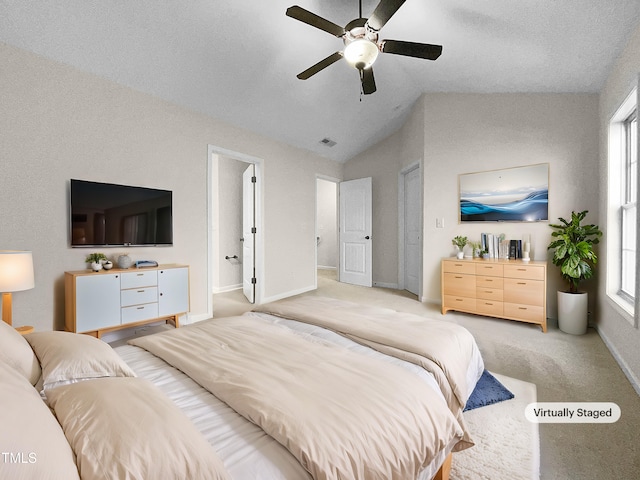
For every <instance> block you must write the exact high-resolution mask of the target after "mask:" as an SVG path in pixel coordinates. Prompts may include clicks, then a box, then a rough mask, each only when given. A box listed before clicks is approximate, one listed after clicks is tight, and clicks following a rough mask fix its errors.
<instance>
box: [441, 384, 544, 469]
mask: <svg viewBox="0 0 640 480" xmlns="http://www.w3.org/2000/svg"><path fill="white" fill-rule="evenodd" d="M491 373H492V375H493V376H494V377H496V378H497V379H498V380H499V381H500V382H501V383H502V384H503V385H504V386H505V387H507V388H508V389H509V390H510V391H511V392H512V393H513V394H514V395H515V398H513V399H511V400H506V401H504V402H500V403H496V404H494V405H488V406H486V407H481V408H477V409H475V410H470V411H468V412H465V413H464V417H465V419H466V420H467V425H468V427H469V429H470V431H471V437H472V438H473V440H474V441H475V446H473V447H472V448H468V449H467V450H463V451H462V452H457V453H454V454H453V463H452V466H451V475H450V477H449V478H450V480H539V478H540V436H539V433H538V424H537V423H531V422H529V421H528V420H527V419H526V418H525V416H524V410H525V407H526V406H527V405H528V404H529V403H532V402H535V401H536V400H537V394H536V386H535V385H534V384H533V383H528V382H523V381H521V380H517V379H515V378H510V377H506V376H504V375H498V374H496V373H493V372H491Z"/></svg>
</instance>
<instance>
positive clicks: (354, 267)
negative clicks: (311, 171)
mask: <svg viewBox="0 0 640 480" xmlns="http://www.w3.org/2000/svg"><path fill="white" fill-rule="evenodd" d="M371 213H372V209H371V177H369V178H361V179H358V180H350V181H347V182H342V183H340V281H341V282H344V283H351V284H353V285H363V286H365V287H370V286H371V285H372V284H373V282H372V271H373V268H372V243H371V242H372V240H371V230H372V228H371V227H372V221H371Z"/></svg>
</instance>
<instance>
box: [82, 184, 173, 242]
mask: <svg viewBox="0 0 640 480" xmlns="http://www.w3.org/2000/svg"><path fill="white" fill-rule="evenodd" d="M70 224H71V246H72V247H92V246H102V247H109V246H123V245H126V246H144V245H172V244H173V220H172V193H171V191H170V190H159V189H155V188H145V187H133V186H127V185H114V184H110V183H98V182H88V181H85V180H75V179H71V221H70Z"/></svg>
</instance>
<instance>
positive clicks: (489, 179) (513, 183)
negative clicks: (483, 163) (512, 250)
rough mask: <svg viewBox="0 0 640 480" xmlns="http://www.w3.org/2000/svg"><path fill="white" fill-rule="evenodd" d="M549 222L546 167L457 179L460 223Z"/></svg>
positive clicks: (463, 176) (501, 171) (484, 173)
mask: <svg viewBox="0 0 640 480" xmlns="http://www.w3.org/2000/svg"><path fill="white" fill-rule="evenodd" d="M548 219H549V164H548V163H544V164H540V165H532V166H527V167H519V168H509V169H504V170H493V171H490V172H480V173H471V174H465V175H460V221H462V222H483V221H484V222H539V221H545V220H548Z"/></svg>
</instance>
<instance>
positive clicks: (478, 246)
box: [469, 242, 482, 258]
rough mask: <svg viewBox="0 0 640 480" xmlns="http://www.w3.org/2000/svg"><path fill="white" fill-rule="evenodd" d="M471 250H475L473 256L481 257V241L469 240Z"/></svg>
mask: <svg viewBox="0 0 640 480" xmlns="http://www.w3.org/2000/svg"><path fill="white" fill-rule="evenodd" d="M469 246H471V250H472V252H473V258H480V257H481V256H482V243H481V242H469Z"/></svg>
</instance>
